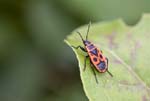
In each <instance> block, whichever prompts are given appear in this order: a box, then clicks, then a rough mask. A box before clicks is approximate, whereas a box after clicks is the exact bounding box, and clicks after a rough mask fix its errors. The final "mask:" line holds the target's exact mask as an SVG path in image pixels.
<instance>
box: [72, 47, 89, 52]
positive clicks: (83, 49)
mask: <svg viewBox="0 0 150 101" xmlns="http://www.w3.org/2000/svg"><path fill="white" fill-rule="evenodd" d="M71 47H73V48H75V49H78V48H80V49H81V50H82V51H84V52H87V51H86V50H85V48H83V47H82V46H77V47H75V46H71Z"/></svg>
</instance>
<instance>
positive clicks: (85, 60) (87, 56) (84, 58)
mask: <svg viewBox="0 0 150 101" xmlns="http://www.w3.org/2000/svg"><path fill="white" fill-rule="evenodd" d="M88 57H89V56H88V55H87V56H85V57H84V68H83V71H85V69H86V59H87V58H88Z"/></svg>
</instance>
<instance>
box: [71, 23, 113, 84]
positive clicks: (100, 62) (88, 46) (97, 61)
mask: <svg viewBox="0 0 150 101" xmlns="http://www.w3.org/2000/svg"><path fill="white" fill-rule="evenodd" d="M90 25H91V22H89V24H88V29H87V33H86V39H85V40H84V39H83V37H82V35H81V33H80V32H78V31H77V33H78V34H79V36H80V38H81V39H82V42H83V44H84V47H82V46H80V45H79V46H77V47H75V46H72V47H73V48H75V49H78V48H80V49H81V50H82V51H84V52H87V56H85V57H84V68H83V71H85V69H86V60H87V58H89V59H90V67H91V68H92V71H93V73H94V76H95V80H96V83H98V80H97V77H96V72H95V70H94V68H93V67H95V69H96V70H97V71H98V72H100V73H104V72H108V74H109V75H110V76H111V77H113V75H112V74H111V73H110V72H109V71H108V58H107V57H105V56H104V55H103V52H102V50H100V49H98V48H97V47H96V46H95V45H94V44H92V43H91V42H90V41H88V33H89V29H90Z"/></svg>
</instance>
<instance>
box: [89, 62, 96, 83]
mask: <svg viewBox="0 0 150 101" xmlns="http://www.w3.org/2000/svg"><path fill="white" fill-rule="evenodd" d="M90 66H91V68H92V71H93V74H94V77H95V80H96V83H97V84H98V79H97V77H96V72H95V70H94V68H93V64H92V63H90Z"/></svg>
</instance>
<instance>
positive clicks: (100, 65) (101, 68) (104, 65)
mask: <svg viewBox="0 0 150 101" xmlns="http://www.w3.org/2000/svg"><path fill="white" fill-rule="evenodd" d="M97 66H98V68H99V69H100V70H104V69H105V68H106V64H105V62H104V61H101V62H100V63H99V64H97Z"/></svg>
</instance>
